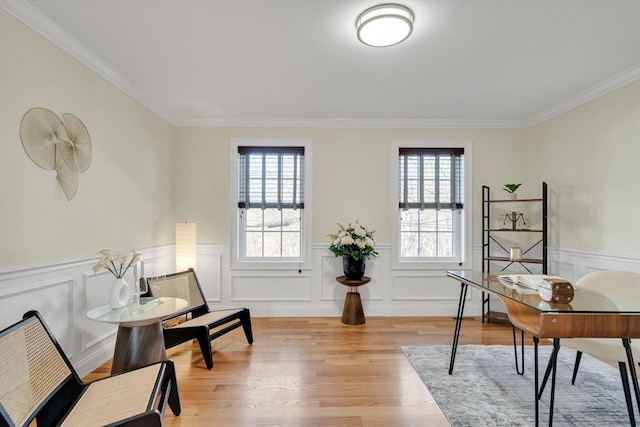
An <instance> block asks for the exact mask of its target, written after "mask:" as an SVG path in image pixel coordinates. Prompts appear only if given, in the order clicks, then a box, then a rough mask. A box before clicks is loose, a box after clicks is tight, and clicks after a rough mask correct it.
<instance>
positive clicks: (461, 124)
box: [171, 117, 523, 129]
mask: <svg viewBox="0 0 640 427" xmlns="http://www.w3.org/2000/svg"><path fill="white" fill-rule="evenodd" d="M171 123H172V124H173V125H174V126H185V127H188V126H202V127H288V128H305V127H306V128H313V127H317V128H372V129H424V128H446V129H449V128H484V129H505V128H515V129H517V128H522V127H523V123H522V122H519V121H518V122H515V121H507V120H433V119H337V118H333V119H313V118H238V119H231V118H230V119H221V118H208V117H200V118H188V117H185V118H179V119H174V120H172V121H171Z"/></svg>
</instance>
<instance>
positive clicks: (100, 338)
mask: <svg viewBox="0 0 640 427" xmlns="http://www.w3.org/2000/svg"><path fill="white" fill-rule="evenodd" d="M480 249H481V248H480V246H479V245H477V246H475V247H474V248H473V265H474V266H477V268H478V269H479V268H480V266H481V263H480V259H481V250H480ZM376 250H378V252H379V253H380V256H378V257H376V258H374V259H369V260H367V272H366V274H367V276H370V277H371V282H370V283H369V284H367V285H365V286H361V287H360V288H359V292H360V293H361V296H362V301H363V305H364V311H365V316H366V317H371V316H455V314H456V311H457V308H458V298H459V292H460V285H459V283H456V282H455V281H454V280H452V279H450V278H448V277H446V273H445V272H444V271H433V270H425V271H404V270H402V271H400V270H392V269H391V247H390V245H377V246H376ZM139 252H140V254H141V262H140V264H139V266H137V267H138V268H136V269H134V270H132V271H130V272H129V275H128V276H127V281H129V280H130V281H131V282H130V283H132V282H133V281H135V280H136V278H137V277H139V276H141V275H142V276H145V275H146V276H149V275H151V274H153V273H154V272H155V273H164V274H168V273H172V272H174V270H175V265H174V263H175V250H174V248H173V246H163V247H158V248H151V249H142V250H139ZM311 256H312V259H311V266H312V267H311V269H307V270H300V271H298V270H294V271H290V270H286V271H285V270H282V271H281V270H273V269H269V270H264V271H259V270H251V271H243V270H231V269H230V262H229V247H228V245H198V258H197V263H198V264H197V268H196V271H197V274H198V278H199V279H200V282H201V285H202V287H203V290H204V292H205V295H206V297H207V301H208V303H209V304H210V306H211V307H212V308H227V307H240V306H241V307H247V308H249V309H250V310H251V314H252V316H254V317H261V316H268V317H277V316H283V317H289V316H330V317H335V318H336V320H337V321H339V319H340V316H341V315H342V308H343V304H344V298H345V295H346V292H347V291H348V289H347V288H346V287H344V286H342V285H340V284H339V283H338V282H336V280H335V279H336V277H337V276H341V275H342V260H341V259H340V258H335V257H334V256H333V255H332V254H331V253H330V252H329V250H328V248H327V245H324V244H318V245H314V246H313V248H312V254H311ZM97 258H98V256H97V255H95V254H92V255H89V256H87V257H86V258H81V259H75V260H66V261H62V262H55V263H50V264H46V265H40V266H34V267H28V268H15V269H9V270H3V271H0V327H2V328H4V327H6V326H8V325H10V324H12V323H15V322H16V321H18V320H19V319H20V318H21V317H22V315H23V314H24V313H25V312H26V311H28V310H38V311H40V312H41V313H42V314H43V315H44V317H45V320H46V321H47V323H48V324H49V326H50V327H51V329H52V331H53V333H54V334H55V336H56V338H57V339H58V341H59V342H60V343H61V345H62V347H63V349H64V350H65V352H66V353H67V355H68V356H69V359H70V360H71V362H72V363H73V364H74V366H75V368H76V369H77V370H78V372H79V373H80V375H86V374H88V373H89V372H91V371H92V370H94V369H95V368H97V367H98V366H100V365H101V364H103V363H104V362H105V361H106V360H108V359H109V358H110V357H111V356H112V355H113V345H114V343H115V333H116V327H115V326H113V325H109V324H103V323H99V322H93V321H90V320H88V319H87V317H86V312H87V311H88V310H89V309H90V308H92V307H94V306H96V305H101V304H105V303H107V301H108V298H107V295H108V289H109V287H110V285H111V282H112V281H113V277H112V276H111V275H110V274H108V273H106V272H104V271H102V272H98V273H94V272H93V271H92V267H93V265H94V264H95V262H96V261H97ZM602 270H622V271H634V272H637V273H640V259H639V258H637V257H635V258H634V257H626V256H618V255H611V254H595V253H586V252H579V251H574V250H569V249H565V250H562V249H549V273H550V274H557V275H560V276H563V277H566V278H567V279H568V280H570V281H572V282H574V283H575V281H577V279H579V278H580V277H582V276H584V275H585V274H587V273H589V272H592V271H602ZM467 295H468V296H467V298H468V300H467V302H466V307H465V315H468V316H475V315H478V314H479V313H480V309H481V303H480V297H479V292H477V291H475V290H470V292H469V293H468V294H467Z"/></svg>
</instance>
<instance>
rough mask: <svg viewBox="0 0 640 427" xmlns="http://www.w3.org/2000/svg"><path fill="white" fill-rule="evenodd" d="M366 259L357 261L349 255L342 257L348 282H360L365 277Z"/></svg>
mask: <svg viewBox="0 0 640 427" xmlns="http://www.w3.org/2000/svg"><path fill="white" fill-rule="evenodd" d="M366 261H367V258H366V257H361V258H360V259H358V260H356V259H353V258H351V257H350V256H349V255H342V270H343V271H344V275H345V276H346V278H347V280H360V279H362V276H364V269H365V266H366Z"/></svg>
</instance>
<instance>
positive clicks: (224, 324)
mask: <svg viewBox="0 0 640 427" xmlns="http://www.w3.org/2000/svg"><path fill="white" fill-rule="evenodd" d="M146 281H147V289H148V294H150V295H152V296H155V297H174V298H182V299H184V300H186V301H187V308H185V309H184V310H183V311H181V312H178V313H176V314H173V315H171V316H170V317H167V318H165V319H163V320H164V322H163V325H164V327H163V333H164V341H165V346H166V348H170V347H173V346H176V345H178V344H182V343H184V342H186V341H190V340H193V339H197V340H198V344H199V345H200V350H201V351H202V356H203V357H204V362H205V364H206V365H207V369H211V368H213V355H212V351H211V341H213V340H214V339H216V338H218V337H220V336H222V335H224V334H226V333H227V332H231V331H232V330H234V329H236V328H239V327H240V326H242V328H243V329H244V334H245V336H246V337H247V342H248V343H249V344H252V343H253V332H252V329H251V314H250V312H249V309H248V308H237V309H230V310H210V309H209V305H208V304H207V301H206V299H205V297H204V293H203V292H202V288H201V287H200V282H199V281H198V278H197V276H196V272H195V271H194V270H193V269H189V270H187V271H182V272H178V273H173V274H168V275H167V276H162V277H148V278H147V279H146Z"/></svg>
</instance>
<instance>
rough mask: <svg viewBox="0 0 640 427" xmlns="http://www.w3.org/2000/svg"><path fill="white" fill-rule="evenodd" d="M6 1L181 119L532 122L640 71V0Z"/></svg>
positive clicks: (218, 122)
mask: <svg viewBox="0 0 640 427" xmlns="http://www.w3.org/2000/svg"><path fill="white" fill-rule="evenodd" d="M400 1H401V3H402V4H404V5H406V6H408V7H409V8H411V9H412V10H413V12H414V14H415V27H414V31H413V34H412V35H411V37H410V38H409V39H408V40H407V41H405V42H403V43H401V44H399V45H396V46H393V47H390V48H371V47H367V46H365V45H362V44H360V43H359V42H358V40H357V39H356V35H355V20H356V18H357V16H358V14H359V13H360V12H362V11H363V10H364V9H366V8H368V7H370V6H373V5H375V4H378V3H381V2H376V1H372V0H209V1H207V0H199V1H196V0H82V1H80V0H56V1H51V0H0V6H1V7H3V8H4V9H6V10H7V11H8V12H9V13H12V14H13V15H15V16H17V17H18V18H19V19H21V20H22V21H24V22H25V23H27V24H28V25H30V26H31V27H32V28H34V29H35V30H36V31H38V32H40V33H42V34H43V35H45V36H46V37H47V38H49V39H50V40H52V41H53V42H54V43H56V44H58V45H59V46H61V47H62V48H63V49H65V50H67V51H68V52H70V53H71V54H72V55H74V56H75V57H77V58H78V59H79V60H81V61H82V62H84V63H85V64H87V65H88V66H90V67H91V68H92V69H94V70H95V71H97V72H98V73H99V74H101V75H103V76H105V77H106V78H107V79H108V80H110V81H111V82H113V83H114V84H116V85H117V86H119V87H120V88H122V89H123V90H125V91H126V92H128V93H129V94H131V95H132V96H133V97H134V98H136V99H137V100H139V101H140V102H142V103H143V104H145V105H147V106H148V107H149V108H151V109H152V110H153V111H155V112H156V113H158V114H159V115H160V116H162V117H164V118H165V119H167V120H168V121H169V122H171V123H173V124H176V125H212V126H257V125H261V126H279V125H280V126H385V127H388V126H391V127H395V126H397V127H403V126H407V127H411V126H418V127H421V126H426V127H429V126H443V125H444V126H477V127H493V126H497V127H528V126H531V125H534V124H536V123H539V122H540V121H542V120H544V119H546V118H549V117H552V116H553V115H555V114H557V113H559V112H562V111H565V110H567V109H569V108H572V107H575V106H576V105H579V104H580V103H582V102H585V101H587V100H589V99H592V98H594V97H595V96H599V95H601V94H603V93H606V92H607V91H609V90H612V89H614V88H616V87H619V86H621V85H623V84H626V83H628V82H630V81H632V80H635V79H638V78H640V0H400Z"/></svg>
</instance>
